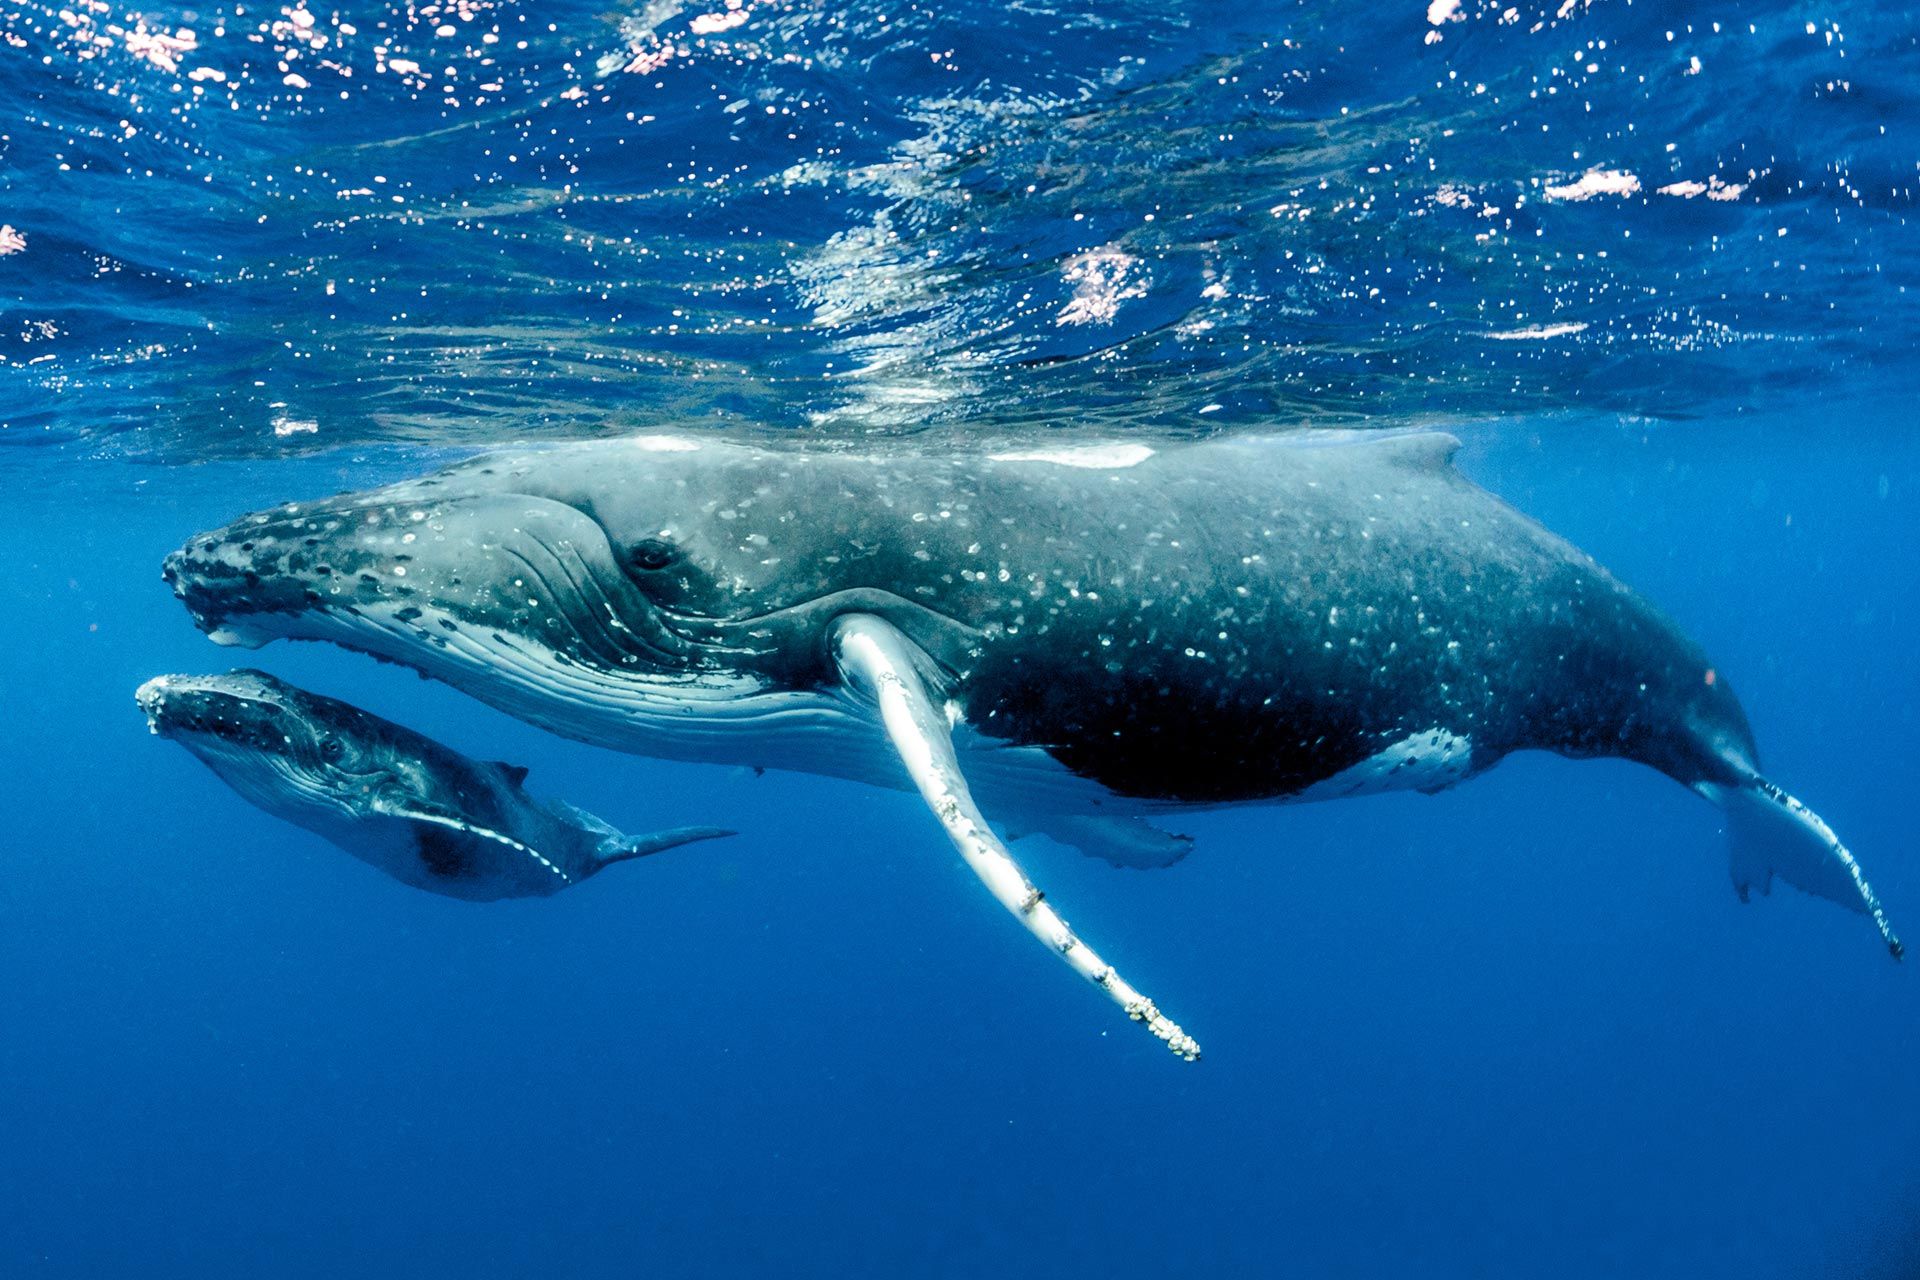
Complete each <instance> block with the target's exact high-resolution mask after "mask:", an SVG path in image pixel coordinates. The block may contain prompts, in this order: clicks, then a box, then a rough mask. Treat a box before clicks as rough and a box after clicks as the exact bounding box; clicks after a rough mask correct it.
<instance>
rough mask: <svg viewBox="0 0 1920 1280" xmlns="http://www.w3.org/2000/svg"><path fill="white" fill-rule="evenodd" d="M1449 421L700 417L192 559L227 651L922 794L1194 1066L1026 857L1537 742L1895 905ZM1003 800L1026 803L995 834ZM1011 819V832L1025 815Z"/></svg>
mask: <svg viewBox="0 0 1920 1280" xmlns="http://www.w3.org/2000/svg"><path fill="white" fill-rule="evenodd" d="M1457 443H1458V442H1457V441H1456V440H1454V439H1453V438H1452V437H1451V436H1446V435H1441V434H1433V433H1399V434H1388V433H1380V432H1293V433H1287V434H1282V435H1273V436H1232V437H1218V438H1213V439H1207V440H1202V441H1194V442H1186V443H1177V444H1158V443H1147V442H1143V441H1139V440H1123V441H1080V442H1075V443H1067V444H1058V445H1049V446H1047V447H1038V448H1036V447H1032V446H1031V445H1029V446H1025V447H1021V448H1016V449H1009V450H1006V451H1003V452H998V453H994V452H987V451H985V450H964V451H963V450H957V449H955V448H953V447H951V446H943V445H940V444H937V443H925V442H912V441H908V442H899V441H895V442H880V443H862V444H858V445H853V446H843V447H840V448H825V447H819V446H813V447H806V446H800V445H790V444H789V445H773V444H763V443H742V442H722V441H719V440H714V439H701V438H696V437H691V436H679V435H650V436H641V437H637V438H630V439H625V440H611V441H598V442H592V443H581V444H570V445H562V446H557V447H551V448H544V449H531V450H526V451H521V452H509V453H502V454H496V455H491V456H487V457H482V458H478V459H475V460H473V461H470V462H466V463H464V464H461V465H457V466H454V467H452V468H450V469H447V470H444V471H441V472H438V473H436V474H433V475H428V476H425V477H423V478H420V479H416V480H411V481H407V482H403V483H400V484H395V485H390V486H387V487H384V488H379V489H373V490H368V491H365V492H359V493H349V494H345V495H342V496H339V497H334V498H330V499H324V500H321V501H316V502H292V503H287V504H285V505H282V506H279V507H276V508H272V509H269V510H265V511H261V512H258V513H256V514H254V515H250V516H245V517H242V518H241V519H239V520H237V521H236V522H234V523H233V524H231V525H229V526H228V527H226V528H224V529H220V530H216V531H213V532H210V533H206V534H202V535H200V536H198V537H195V538H192V539H190V540H189V541H188V542H187V543H186V544H185V545H184V546H183V547H182V548H181V549H180V550H179V551H177V552H175V553H174V554H173V555H172V556H170V557H169V558H168V559H167V561H166V565H165V569H164V576H165V578H166V579H167V580H168V581H169V582H170V583H171V584H172V585H173V588H174V590H175V592H176V594H177V595H178V596H179V597H180V599H181V600H182V601H183V602H184V603H185V605H186V607H187V608H188V609H189V611H190V612H191V613H192V615H193V617H194V618H195V620H196V622H197V623H198V625H199V626H201V627H202V628H203V629H204V630H206V631H207V632H208V633H209V634H210V635H211V636H212V637H213V638H214V639H215V640H218V641H222V642H225V643H230V644H241V645H249V646H256V645H260V644H264V643H266V642H267V641H270V640H272V639H275V638H280V637H287V638H295V639H308V640H326V641H331V642H334V643H337V644H341V645H345V646H348V647H351V648H354V649H358V650H361V651H364V652H367V653H369V654H372V655H374V656H376V657H378V658H382V659H385V660H389V661H395V662H400V663H404V664H407V665H410V666H412V667H414V668H416V669H418V670H419V671H421V672H423V673H425V674H427V675H430V676H433V677H437V678H439V679H442V680H445V681H447V682H448V683H451V684H453V685H455V686H457V687H459V688H461V689H463V690H465V691H467V692H468V693H470V694H472V695H474V696H477V697H479V698H480V699H482V700H484V701H486V702H488V703H491V704H492V705H494V706H496V707H499V708H501V709H503V710H505V711H507V712H509V713H511V714H514V715H517V716H519V717H521V718H524V719H526V720H529V721H532V722H533V723H536V724H539V725H542V726H545V727H546V728H548V729H551V730H553V731H555V732H558V733H561V734H564V735H567V736H570V737H573V738H577V739H581V740H584V741H587V742H593V743H598V744H601V745H604V746H608V747H612V748H616V749H619V750H623V751H631V752H637V753H641V754H647V755H656V756H663V757H673V758H679V759H686V760H704V761H724V762H729V763H733V764H745V765H752V766H756V767H770V768H783V769H798V770H804V771H812V772H816V773H823V774H831V775H838V776H841V777H848V778H855V779H861V780H865V781H869V782H873V783H878V784H881V785H888V786H896V787H907V788H911V789H915V790H917V791H918V792H919V793H920V794H921V795H922V797H923V798H924V799H925V801H926V803H927V806H928V808H929V809H930V810H931V811H932V812H933V814H934V815H935V817H936V818H937V819H938V821H939V822H940V824H941V826H942V827H943V828H944V829H945V831H946V833H947V835H948V836H949V838H950V839H951V840H952V842H953V844H954V845H955V847H956V848H957V849H958V850H959V851H960V852H961V854H962V855H963V857H964V858H965V860H966V861H967V863H968V864H969V865H970V866H971V867H972V868H973V869H974V870H975V872H976V873H977V874H978V875H979V876H980V877H981V879H982V880H983V881H984V882H985V883H986V885H987V887H988V888H989V889H990V890H991V891H992V893H993V894H994V896H995V897H996V898H997V899H998V900H999V901H1000V902H1001V903H1002V904H1003V905H1004V906H1006V907H1007V908H1008V909H1009V910H1010V911H1012V912H1013V913H1014V914H1015V915H1016V916H1017V917H1018V918H1019V919H1020V920H1021V921H1022V922H1023V923H1024V924H1025V925H1026V926H1027V927H1028V928H1029V929H1030V930H1031V931H1032V932H1033V933H1035V934H1036V935H1037V936H1039V937H1040V938H1041V939H1042V940H1043V941H1044V942H1046V943H1047V945H1049V946H1050V947H1052V948H1053V949H1055V950H1056V951H1057V952H1058V953H1059V954H1060V955H1061V956H1062V957H1063V958H1064V959H1065V960H1066V961H1067V963H1068V964H1069V965H1070V966H1072V967H1073V968H1074V969H1075V970H1076V971H1078V972H1079V973H1080V974H1081V975H1082V976H1084V977H1086V978H1087V979H1088V980H1090V981H1092V982H1094V983H1095V984H1096V985H1098V986H1099V987H1101V988H1102V989H1103V990H1105V991H1106V992H1107V994H1108V995H1109V996H1111V997H1112V998H1113V999H1114V1000H1115V1001H1116V1002H1117V1003H1119V1004H1120V1005H1121V1006H1122V1007H1123V1008H1124V1009H1125V1010H1126V1011H1127V1012H1128V1013H1129V1015H1130V1016H1132V1017H1134V1018H1135V1019H1136V1020H1138V1021H1141V1022H1143V1023H1145V1024H1146V1025H1147V1026H1148V1027H1149V1028H1150V1029H1151V1030H1152V1031H1153V1032H1154V1034H1155V1035H1157V1036H1159V1037H1160V1038H1161V1039H1162V1040H1164V1041H1165V1042H1166V1043H1167V1044H1168V1046H1169V1047H1171V1048H1172V1049H1173V1050H1174V1051H1175V1052H1176V1053H1177V1054H1179V1055H1180V1056H1182V1057H1188V1058H1191V1057H1194V1056H1197V1054H1198V1045H1197V1044H1195V1043H1194V1041H1193V1039H1192V1037H1190V1036H1188V1035H1187V1034H1186V1032H1185V1031H1183V1030H1182V1029H1181V1028H1180V1027H1179V1026H1178V1024H1177V1023H1174V1022H1173V1021H1172V1020H1171V1019H1169V1018H1167V1017H1166V1016H1165V1015H1164V1014H1162V1013H1161V1012H1160V1010H1159V1008H1158V1007H1157V1006H1156V1005H1155V1004H1154V1002H1153V1001H1151V1000H1149V999H1148V998H1146V997H1145V996H1144V995H1142V994H1141V993H1140V992H1139V991H1138V990H1137V989H1136V988H1134V987H1133V986H1132V985H1131V984H1129V983H1127V982H1126V981H1125V980H1123V979H1121V978H1120V976H1119V975H1118V973H1116V972H1115V970H1114V969H1113V967H1112V966H1111V965H1109V964H1107V963H1106V962H1105V961H1104V960H1102V959H1101V958H1100V957H1099V956H1098V955H1097V954H1096V953H1094V952H1093V951H1092V950H1091V949H1090V948H1089V947H1088V946H1087V945H1086V944H1085V943H1084V942H1083V941H1082V940H1081V939H1079V938H1078V937H1077V936H1076V935H1075V934H1074V933H1073V931H1072V930H1071V929H1070V928H1069V927H1068V926H1067V925H1066V923H1065V922H1064V920H1062V919H1061V917H1060V916H1059V914H1058V913H1057V911H1056V910H1055V909H1054V907H1053V906H1052V904H1050V903H1048V902H1047V901H1046V900H1045V897H1044V895H1043V894H1041V893H1040V891H1039V890H1038V889H1037V888H1035V886H1034V885H1033V884H1032V882H1031V881H1030V880H1029V879H1028V878H1027V876H1026V875H1025V874H1024V872H1023V871H1022V870H1021V869H1020V867H1019V865H1018V863H1017V862H1016V861H1015V860H1014V858H1013V856H1012V853H1011V851H1010V850H1009V849H1008V848H1007V845H1006V839H1008V838H1012V833H1015V832H1026V831H1040V832H1045V833H1047V834H1050V835H1056V836H1058V837H1059V838H1060V839H1061V840H1063V841H1065V842H1067V843H1071V844H1075V845H1078V846H1079V847H1081V848H1082V849H1085V850H1087V851H1088V852H1091V853H1096V854H1099V855H1101V856H1105V857H1108V858H1110V859H1112V860H1113V861H1116V862H1122V863H1127V864H1130V865H1153V864H1161V863H1166V862H1171V861H1173V860H1175V859H1177V858H1178V857H1180V856H1181V855H1182V854H1184V853H1185V852H1186V848H1187V842H1186V841H1185V840H1184V838H1182V837H1179V836H1176V835H1173V834H1171V833H1168V832H1165V831H1163V830H1162V829H1161V828H1160V827H1158V826H1157V825H1155V822H1154V820H1155V819H1156V818H1159V817H1161V816H1164V815H1167V814H1171V813H1175V812H1178V811H1180V810H1181V809H1183V808H1188V807H1194V806H1212V805H1224V804H1235V803H1249V802H1281V801H1296V800H1318V799H1331V798H1337V797H1341V796H1350V795H1358V794H1363V793H1367V792H1372V791H1379V790H1384V789H1390V788H1412V789H1416V790H1420V791H1429V792H1430V791H1436V790H1439V789H1441V788H1444V787H1448V786H1451V785H1453V784H1454V783H1457V782H1460V781H1462V780H1464V779H1466V778H1469V777H1471V776H1473V775H1474V774H1477V773H1480V772H1482V771H1484V770H1486V769H1488V768H1491V767H1492V766H1493V765H1494V764H1496V763H1497V762H1498V761H1499V760H1501V759H1502V758H1503V757H1505V756H1507V755H1509V754H1511V753H1512V752H1515V751H1521V750H1545V751H1552V752H1558V753H1560V754H1562V755H1566V756H1571V757H1600V756H1613V757H1622V758H1625V759H1628V760H1633V761H1637V762H1639V763H1642V764H1645V765H1648V766H1650V767H1652V768H1654V769H1657V770H1659V771H1660V772H1662V773H1664V774H1666V775H1667V776H1669V777H1671V778H1673V779H1674V780H1676V781H1677V782H1679V783H1681V784H1682V785H1684V786H1686V787H1689V788H1691V789H1693V790H1694V791H1695V792H1697V793H1699V794H1700V795H1702V796H1704V797H1706V798H1707V799H1709V800H1711V801H1713V802H1715V803H1717V804H1718V805H1720V806H1721V807H1722V808H1723V809H1724V810H1725V812H1726V814H1727V819H1728V820H1727V830H1728V832H1729V835H1730V838H1731V842H1732V859H1731V871H1732V877H1733V882H1734V886H1735V888H1736V889H1737V890H1738V891H1739V892H1740V894H1741V895H1742V896H1743V897H1745V896H1746V895H1747V894H1748V893H1749V892H1751V891H1753V890H1759V891H1762V892H1764V891H1765V890H1766V889H1767V888H1768V886H1769V884H1770V882H1771V881H1772V879H1773V878H1774V877H1775V876H1778V877H1780V878H1782V879H1784V880H1785V881H1787V882H1788V883H1790V884H1792V885H1795V886H1797V887H1798V888H1800V889H1803V890H1805V891H1807V892H1809V893H1812V894H1815V895H1818V896H1820V897H1824V898H1828V899H1830V900H1832V901H1835V902H1838V903H1841V904H1843V905H1845V906H1847V907H1850V908H1852V909H1854V910H1856V911H1860V912H1863V913H1866V914H1868V915H1869V916H1871V918H1872V919H1873V920H1874V922H1875V923H1876V924H1877V925H1878V927H1879V929H1880V932H1881V935H1882V937H1883V939H1884V941H1885V944H1886V946H1887V947H1888V948H1889V949H1890V950H1891V951H1892V952H1893V953H1894V954H1895V955H1896V956H1897V955H1898V954H1899V952H1900V944H1899V942H1898V940H1897V939H1896V937H1895V935H1894V933H1893V931H1892V929H1891V927H1890V926H1889V924H1888V922H1887V920H1886V917H1885V915H1884V913H1883V912H1882V910H1881V907H1880V904H1879V902H1878V900H1877V899H1876V898H1875V896H1874V894H1873V892H1872V890H1871V889H1870V888H1869V887H1868V885H1867V882H1866V880H1865V879H1864V878H1863V876H1862V874H1861V871H1860V868H1859V866H1858V865H1857V864H1856V862H1855V861H1854V859H1853V857H1852V855H1851V854H1850V853H1849V852H1848V851H1847V849H1846V848H1845V846H1844V845H1842V844H1841V842H1840V841H1839V840H1838V839H1837V838H1836V837H1835V836H1834V834H1833V832H1832V831H1831V830H1830V829H1828V827H1827V826H1826V824H1825V823H1824V822H1822V821H1821V820H1820V819H1819V818H1818V817H1817V816H1816V815H1815V814H1814V813H1813V812H1812V811H1811V810H1810V809H1808V808H1807V807H1806V806H1805V805H1803V804H1801V803H1800V802H1799V801H1798V800H1797V799H1795V798H1794V797H1792V796H1791V795H1789V794H1788V793H1787V792H1785V791H1784V790H1782V789H1781V788H1780V787H1778V786H1777V785H1776V784H1774V783H1773V782H1772V781H1770V780H1769V779H1767V778H1766V777H1764V776H1763V775H1762V774H1761V772H1760V766H1759V758H1758V753H1757V750H1756V747H1755V745H1754V741H1753V736H1752V733H1751V732H1750V730H1749V727H1748V723H1747V719H1746V716H1745V714H1744V712H1743V711H1742V709H1741V706H1740V704H1739V702H1738V701H1737V700H1736V699H1735V697H1734V694H1733V691H1732V688H1731V686H1730V684H1729V682H1728V681H1727V679H1726V678H1725V676H1724V675H1723V674H1721V673H1720V672H1719V671H1718V669H1717V668H1716V667H1714V665H1713V664H1712V663H1711V662H1710V661H1709V660H1708V659H1707V657H1706V655H1705V654H1704V653H1703V652H1702V651H1701V649H1700V648H1699V647H1698V646H1697V645H1696V644H1694V643H1693V642H1692V641H1691V640H1689V639H1688V638H1687V637H1685V636H1684V635H1682V634H1681V633H1680V631H1679V630H1678V628H1676V627H1675V626H1674V624H1673V623H1671V622H1670V621H1668V619H1667V618H1666V617H1664V616H1663V615H1662V614H1661V613H1660V612H1659V611H1658V610H1657V609H1656V608H1655V607H1654V606H1653V605H1651V604H1650V603H1648V602H1647V601H1646V600H1644V599H1642V598H1641V597H1640V596H1638V595H1636V594H1635V593H1634V592H1632V591H1631V590H1629V589H1628V588H1627V587H1625V586H1624V585H1622V584H1621V583H1620V582H1619V581H1617V580H1616V579H1614V578H1613V577H1612V576H1610V575H1609V574H1608V573H1607V572H1606V571H1605V570H1603V569H1602V568H1600V567H1599V566H1598V565H1597V564H1595V563H1594V561H1593V560H1592V559H1590V558H1589V557H1588V556H1586V555H1585V554H1583V553H1582V552H1580V551H1579V550H1577V549H1576V548H1574V547H1573V546H1571V545H1569V544H1568V543H1567V542H1565V541H1563V540H1562V539H1560V538H1559V537H1557V536H1555V535H1554V534H1552V533H1550V532H1549V531H1547V530H1546V529H1544V528H1543V527H1541V526H1540V525H1538V524H1537V523H1535V522H1534V521H1532V520H1530V519H1528V518H1527V517H1526V516H1524V515H1522V514H1521V513H1519V512H1518V511H1516V510H1514V509H1513V508H1511V507H1509V506H1508V505H1507V504H1505V503H1504V502H1502V501H1501V500H1500V499H1498V498H1497V497H1495V496H1494V495H1493V494H1491V493H1489V492H1487V491H1486V490H1484V489H1482V488H1480V487H1479V486H1477V485H1475V484H1473V483H1471V482H1470V481H1469V480H1467V479H1466V478H1465V477H1464V476H1462V475H1461V474H1460V473H1459V472H1458V471H1457V470H1456V469H1455V468H1454V467H1453V465H1452V462H1451V456H1452V454H1453V451H1454V449H1455V448H1456V446H1457ZM989 815H991V820H990V817H989ZM993 821H998V822H999V823H1000V827H1001V830H1000V831H999V832H996V831H995V830H994V827H993V825H992V824H993Z"/></svg>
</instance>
